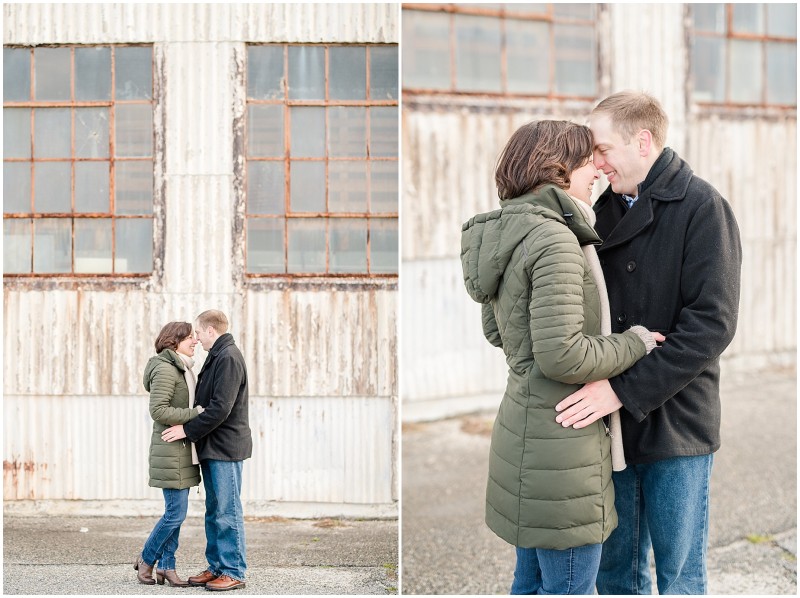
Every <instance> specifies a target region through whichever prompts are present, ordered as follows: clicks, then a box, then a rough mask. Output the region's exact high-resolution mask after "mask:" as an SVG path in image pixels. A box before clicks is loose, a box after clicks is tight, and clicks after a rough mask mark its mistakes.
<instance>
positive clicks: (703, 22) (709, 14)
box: [692, 4, 725, 33]
mask: <svg viewBox="0 0 800 598" xmlns="http://www.w3.org/2000/svg"><path fill="white" fill-rule="evenodd" d="M692 20H693V26H694V29H695V31H708V32H712V33H725V5H724V4H692Z"/></svg>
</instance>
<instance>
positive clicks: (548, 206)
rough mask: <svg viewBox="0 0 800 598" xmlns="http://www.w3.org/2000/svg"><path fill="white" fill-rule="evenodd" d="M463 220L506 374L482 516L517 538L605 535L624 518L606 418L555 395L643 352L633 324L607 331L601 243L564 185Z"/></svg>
mask: <svg viewBox="0 0 800 598" xmlns="http://www.w3.org/2000/svg"><path fill="white" fill-rule="evenodd" d="M500 205H501V206H502V209H500V210H495V211H493V212H489V213H488V214H478V215H477V216H475V217H474V218H472V219H470V220H469V222H467V223H466V224H464V226H463V227H462V236H461V263H462V267H463V270H464V280H465V284H466V287H467V292H468V293H469V295H470V296H471V297H472V298H473V299H474V300H475V301H477V302H479V303H482V304H483V308H482V310H483V311H482V316H483V330H484V334H485V336H486V338H487V339H488V340H489V342H491V343H492V344H493V345H496V346H498V347H501V348H502V349H503V351H504V352H505V355H506V362H507V363H508V366H509V370H508V383H507V386H506V392H505V395H504V396H503V400H502V402H501V404H500V410H499V412H498V414H497V419H496V420H495V424H494V429H493V431H492V443H491V452H490V457H489V482H488V486H487V489H486V523H487V525H488V526H489V527H490V528H491V529H492V531H494V532H495V533H496V534H497V535H498V536H500V537H501V538H502V539H504V540H505V541H506V542H509V543H510V544H513V545H515V546H520V547H526V548H550V549H556V550H563V549H566V548H574V547H578V546H584V545H587V544H597V543H600V542H603V541H605V540H606V538H608V536H609V534H610V533H611V532H612V531H613V530H614V528H615V527H616V526H617V514H616V511H615V510H614V487H613V485H612V483H611V445H610V439H609V437H608V436H607V435H606V429H605V426H604V424H603V420H602V419H600V420H598V421H597V422H595V423H593V424H591V425H589V426H587V427H585V428H582V429H579V430H576V429H574V428H572V427H569V428H564V427H562V426H561V424H559V423H557V422H556V415H558V414H557V413H556V411H555V406H556V405H557V404H558V403H559V402H560V401H561V400H562V399H563V398H564V397H566V396H567V395H569V394H571V393H572V392H574V391H575V390H577V389H578V388H580V386H579V385H581V384H584V383H587V382H592V381H595V380H602V379H604V378H609V377H611V376H615V375H617V374H619V373H620V372H622V371H623V370H625V369H627V368H629V367H630V366H631V365H632V364H633V363H635V362H636V361H637V360H638V359H640V358H641V357H643V356H644V355H645V351H646V349H645V344H644V342H643V341H642V340H641V339H640V338H639V337H638V336H637V335H636V333H634V332H630V331H626V332H623V333H621V334H612V335H610V336H597V335H599V334H600V295H599V293H598V290H597V287H596V285H595V283H594V281H593V280H592V275H591V272H590V270H589V266H588V264H587V262H586V259H585V257H584V255H583V252H582V251H581V245H585V244H589V243H593V244H599V243H600V238H599V237H598V236H597V233H595V231H594V229H593V228H592V227H591V226H590V225H589V224H588V222H586V219H585V217H584V215H583V213H582V212H581V210H580V208H579V207H578V206H576V205H575V203H574V201H573V200H572V199H571V198H570V197H569V196H568V195H567V194H566V193H565V192H564V191H563V190H562V189H560V188H558V187H556V186H554V185H547V186H545V187H542V188H541V189H540V190H538V191H537V192H536V193H529V194H526V195H523V196H521V197H517V198H515V199H511V200H506V201H501V202H500Z"/></svg>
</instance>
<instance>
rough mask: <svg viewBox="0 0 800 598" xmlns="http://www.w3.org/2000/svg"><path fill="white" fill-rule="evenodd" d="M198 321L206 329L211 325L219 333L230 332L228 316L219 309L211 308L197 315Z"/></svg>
mask: <svg viewBox="0 0 800 598" xmlns="http://www.w3.org/2000/svg"><path fill="white" fill-rule="evenodd" d="M197 323H198V324H200V328H202V329H206V328H208V327H209V326H211V327H212V328H213V329H214V330H216V331H217V332H218V333H219V334H225V333H226V332H228V318H226V317H225V314H224V313H222V312H221V311H219V310H218V309H209V310H206V311H204V312H203V313H201V314H200V315H199V316H197Z"/></svg>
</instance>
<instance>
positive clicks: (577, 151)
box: [494, 120, 592, 199]
mask: <svg viewBox="0 0 800 598" xmlns="http://www.w3.org/2000/svg"><path fill="white" fill-rule="evenodd" d="M591 155H592V132H591V131H590V130H589V127H585V126H583V125H578V124H576V123H572V122H569V121H566V120H540V121H534V122H531V123H528V124H526V125H523V126H521V127H520V128H519V129H517V130H516V131H514V134H513V135H512V136H511V139H509V140H508V143H506V146H505V148H503V152H502V153H501V154H500V158H499V159H498V160H497V168H496V170H495V174H494V180H495V182H496V183H497V195H498V196H499V197H500V199H512V198H514V197H519V196H520V195H524V194H525V193H529V192H531V191H534V190H535V189H537V188H539V187H541V186H542V185H546V184H548V183H550V184H553V185H558V186H559V187H561V188H562V189H567V188H568V187H569V184H570V180H569V175H570V174H571V173H572V171H573V170H575V169H576V168H580V167H581V166H583V165H584V164H586V162H587V161H588V160H589V158H590V157H591Z"/></svg>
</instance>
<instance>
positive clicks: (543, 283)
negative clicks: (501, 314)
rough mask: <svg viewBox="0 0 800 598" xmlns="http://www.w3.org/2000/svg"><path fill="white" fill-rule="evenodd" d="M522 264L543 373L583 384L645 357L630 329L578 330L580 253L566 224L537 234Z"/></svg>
mask: <svg viewBox="0 0 800 598" xmlns="http://www.w3.org/2000/svg"><path fill="white" fill-rule="evenodd" d="M525 242H526V243H528V242H530V240H529V239H526V240H525ZM526 265H528V273H529V276H530V279H531V299H530V329H531V344H532V348H533V356H534V359H535V360H536V363H537V364H538V365H539V369H541V371H542V374H544V375H545V376H546V377H548V378H550V379H552V380H557V381H559V382H564V383H568V384H585V383H587V382H593V381H595V380H603V379H605V378H608V377H611V376H615V375H617V374H619V373H620V372H622V371H623V370H625V369H627V368H629V367H631V365H633V364H634V363H636V361H637V360H639V359H641V358H642V357H644V355H645V352H646V348H645V344H644V342H643V341H642V340H641V339H640V338H639V337H638V336H637V335H636V333H634V332H630V331H626V332H622V333H618V334H611V335H609V336H599V335H598V336H588V335H585V334H583V325H584V313H583V309H584V307H583V306H584V296H583V274H584V257H583V252H582V251H581V249H580V246H579V245H578V241H577V239H576V238H575V236H574V235H573V234H572V233H571V232H570V231H569V229H567V228H566V227H564V226H563V225H558V226H557V228H548V229H547V231H546V232H544V234H539V235H538V236H537V237H536V240H535V243H534V244H533V248H532V251H531V253H530V255H529V257H528V261H527V264H526Z"/></svg>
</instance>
